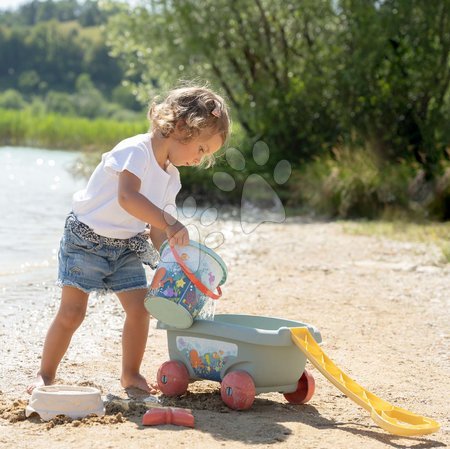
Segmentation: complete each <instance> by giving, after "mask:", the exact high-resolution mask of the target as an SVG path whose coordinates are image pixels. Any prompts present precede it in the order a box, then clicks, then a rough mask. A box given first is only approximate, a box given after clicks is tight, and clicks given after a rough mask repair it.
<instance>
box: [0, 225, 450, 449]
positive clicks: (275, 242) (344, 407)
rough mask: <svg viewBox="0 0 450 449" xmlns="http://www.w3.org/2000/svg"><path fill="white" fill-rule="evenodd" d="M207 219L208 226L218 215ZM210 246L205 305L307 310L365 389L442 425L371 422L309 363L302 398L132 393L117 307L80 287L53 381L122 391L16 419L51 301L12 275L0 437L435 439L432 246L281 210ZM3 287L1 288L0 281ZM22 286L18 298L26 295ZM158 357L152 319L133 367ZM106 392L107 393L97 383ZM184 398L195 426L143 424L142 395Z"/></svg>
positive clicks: (295, 313) (286, 312) (444, 404)
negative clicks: (52, 415)
mask: <svg viewBox="0 0 450 449" xmlns="http://www.w3.org/2000/svg"><path fill="white" fill-rule="evenodd" d="M220 226H221V225H220V223H217V224H216V225H215V228H217V229H220ZM225 228H226V230H227V231H226V233H225V242H224V244H223V245H222V246H221V247H220V248H219V249H218V250H217V252H218V253H219V254H220V255H221V256H222V257H223V258H224V260H225V262H226V263H227V265H228V268H229V277H228V282H227V283H226V284H225V286H224V287H223V292H224V294H223V298H222V299H220V302H219V303H218V307H217V310H216V311H217V312H220V313H246V314H255V315H266V316H275V317H283V318H289V319H294V320H298V321H304V322H308V323H311V324H314V325H315V326H316V327H317V328H318V329H319V330H320V331H321V333H322V337H323V340H324V341H323V344H322V348H323V349H324V350H325V351H326V353H327V354H328V355H329V356H330V357H331V358H332V359H333V360H334V361H335V362H336V363H337V364H338V365H339V366H340V367H341V368H342V369H343V370H344V371H345V372H346V373H347V374H349V375H350V376H351V377H353V378H354V379H355V380H356V381H358V382H359V383H360V384H361V385H363V386H364V387H366V388H368V389H369V390H370V391H372V392H374V393H375V394H377V395H378V396H380V397H382V398H383V399H386V400H388V401H390V402H392V403H393V404H395V405H398V406H401V407H403V408H406V409H408V410H411V411H413V412H415V413H419V414H423V415H426V416H430V417H432V418H434V419H436V420H437V421H439V422H440V423H441V425H442V429H441V430H440V431H439V432H438V433H435V434H432V435H429V436H423V437H415V438H404V437H397V436H393V435H389V434H387V433H386V432H384V431H383V430H381V429H380V428H378V427H377V426H376V425H375V424H374V423H373V422H372V421H371V419H370V417H369V415H368V413H367V412H366V411H364V410H363V409H361V408H360V407H358V406H357V405H356V404H354V403H353V402H351V401H350V400H349V399H348V398H346V397H345V396H344V395H343V394H342V393H341V392H340V391H339V390H337V389H336V388H335V387H334V386H333V385H331V384H330V383H329V382H328V381H327V380H326V379H325V378H324V377H323V376H322V375H321V374H320V373H319V372H318V371H317V370H316V369H314V368H313V367H312V366H311V365H310V364H309V363H308V365H307V369H309V370H310V372H311V373H312V374H313V375H314V377H315V379H316V393H315V395H314V396H313V398H312V399H311V401H310V402H309V403H308V404H306V405H301V406H295V405H291V404H288V403H287V402H286V401H285V399H284V397H283V395H281V394H279V393H265V394H261V395H258V396H257V398H256V400H255V403H254V405H253V407H252V408H251V409H250V410H248V411H245V412H238V411H232V410H229V409H228V408H227V407H226V406H225V405H224V404H223V402H222V401H221V399H220V395H219V385H218V384H217V383H213V382H207V381H201V382H196V383H193V384H190V386H189V392H188V394H187V395H185V396H183V397H181V398H177V399H168V398H164V397H161V396H159V400H160V402H159V403H158V404H155V403H153V402H143V400H144V399H145V398H144V397H142V396H139V395H138V396H133V398H134V399H133V401H131V402H130V401H127V399H129V395H128V394H127V392H125V391H123V389H121V387H120V385H119V376H120V363H121V355H120V352H121V349H120V335H121V327H122V322H123V312H122V310H121V307H120V305H119V303H118V301H117V300H116V299H115V298H114V297H113V296H111V295H106V296H101V297H92V298H91V301H90V305H89V308H88V314H87V318H86V320H85V322H84V323H83V325H82V326H81V328H80V329H79V330H78V332H77V333H76V334H75V336H74V339H73V341H72V345H71V347H70V349H69V351H68V353H67V355H66V356H65V358H64V360H63V363H62V364H61V366H60V370H59V372H58V382H59V383H67V384H76V385H94V386H97V387H98V388H100V389H101V391H102V394H103V395H104V396H105V397H106V396H107V395H115V396H116V397H119V398H121V399H122V401H118V400H115V401H110V402H108V403H107V407H106V408H107V415H106V416H105V417H103V418H86V419H84V420H82V421H74V422H72V421H71V420H64V419H59V420H54V421H50V422H48V423H45V422H42V421H41V420H40V419H39V418H38V417H37V416H32V417H31V418H30V419H26V420H25V419H24V414H23V411H24V407H25V405H26V402H27V400H28V399H29V396H28V395H27V394H26V392H25V388H26V386H27V384H28V382H29V380H30V378H32V376H33V374H34V373H35V371H36V369H37V367H38V365H39V357H40V353H41V347H42V342H43V339H44V336H45V332H46V330H47V328H48V325H49V324H50V321H51V319H52V316H53V314H54V313H55V310H56V308H57V306H58V301H59V291H58V290H57V289H56V288H54V287H53V286H51V285H49V284H45V285H43V284H39V285H38V284H31V285H28V284H26V283H25V284H23V285H19V287H18V291H17V292H15V294H16V295H17V296H18V297H20V296H21V295H22V296H23V297H24V298H23V299H24V300H23V301H6V302H5V308H4V310H3V311H2V314H1V318H0V347H1V348H2V349H1V352H2V364H1V366H0V379H1V383H0V390H1V394H0V417H1V419H0V445H1V447H2V448H17V447H20V448H24V449H25V448H33V449H40V448H45V449H47V448H48V447H59V446H61V447H65V448H81V449H88V448H89V449H90V448H119V447H120V448H122V447H127V448H128V449H133V448H142V447H170V448H173V447H198V448H205V447H211V448H219V447H232V448H242V447H248V446H251V447H271V446H272V445H274V444H276V445H277V447H280V448H298V447H305V448H307V447H311V448H313V447H314V448H348V449H351V448H355V449H356V448H358V449H359V448H361V447H363V446H365V447H368V448H386V447H397V448H398V447H413V448H414V447H417V448H431V447H444V446H446V445H447V444H448V443H449V442H450V438H449V435H448V430H449V418H448V417H449V415H450V413H449V412H450V410H449V406H448V391H450V376H449V373H450V369H449V368H450V363H449V357H448V355H449V350H448V342H449V335H448V331H449V322H450V316H449V286H450V266H449V265H443V264H442V263H441V259H440V254H439V251H438V250H437V249H436V248H434V247H429V246H425V245H420V244H415V243H405V242H396V241H392V240H388V239H380V238H376V237H362V236H352V235H347V234H345V233H344V232H343V230H342V225H340V224H339V223H308V222H304V221H302V220H289V221H288V222H287V223H284V224H263V225H261V226H260V227H259V228H258V229H257V230H256V231H255V232H253V233H251V234H249V235H245V234H243V233H242V231H241V230H240V228H239V226H238V223H237V222H236V223H234V224H229V223H228V224H227V226H226V227H225ZM6 293H8V292H6ZM4 295H5V292H4ZM25 299H26V300H25ZM166 360H167V344H166V335H165V331H161V330H158V329H155V328H154V327H152V328H151V330H150V336H149V341H148V346H147V351H146V355H145V360H144V364H143V373H144V374H145V375H146V376H148V377H149V378H150V379H153V378H154V377H155V375H156V371H157V369H158V367H159V366H160V365H161V363H163V362H164V361H166ZM109 397H110V398H111V396H109ZM165 405H170V406H177V407H183V408H189V409H191V410H192V413H193V415H194V417H195V420H196V426H195V428H194V429H187V428H182V427H176V426H158V427H154V428H153V427H143V426H142V425H141V420H142V415H143V413H144V412H145V410H146V408H147V407H151V406H165Z"/></svg>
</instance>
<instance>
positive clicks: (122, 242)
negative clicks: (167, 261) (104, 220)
mask: <svg viewBox="0 0 450 449" xmlns="http://www.w3.org/2000/svg"><path fill="white" fill-rule="evenodd" d="M65 227H66V228H67V229H70V230H71V231H72V232H73V233H74V234H76V235H77V236H78V237H81V238H82V239H85V240H87V241H89V242H92V243H97V244H101V245H105V246H112V247H114V248H128V249H130V250H131V251H134V252H135V253H136V255H137V256H138V257H139V259H141V261H142V263H143V264H144V265H148V266H150V267H151V268H153V269H155V268H156V267H157V266H158V262H159V253H158V251H157V250H156V248H155V247H154V246H153V245H152V244H151V243H150V242H149V241H148V234H146V233H144V232H142V233H140V234H137V235H135V236H134V237H131V238H129V239H115V238H112V237H104V236H102V235H99V234H96V233H95V232H94V230H93V229H91V228H90V227H89V226H88V225H87V224H84V223H82V222H81V221H80V220H78V218H77V217H76V215H75V214H74V213H73V212H70V213H69V215H68V216H67V218H66V225H65Z"/></svg>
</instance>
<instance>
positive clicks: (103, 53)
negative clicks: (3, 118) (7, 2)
mask: <svg viewBox="0 0 450 449" xmlns="http://www.w3.org/2000/svg"><path fill="white" fill-rule="evenodd" d="M59 3H66V4H69V3H70V4H71V5H72V8H73V9H74V12H73V14H67V15H66V16H64V17H67V18H68V19H69V18H70V19H71V20H72V21H71V22H69V21H64V22H57V20H60V19H59V16H58V14H53V13H52V14H49V16H48V17H47V16H45V14H44V16H45V17H46V18H45V19H44V18H43V17H41V19H39V20H38V18H39V17H40V16H39V14H37V13H36V14H37V15H36V17H35V18H34V19H33V20H31V19H29V20H28V19H26V20H25V19H24V20H25V23H26V24H27V25H26V26H25V25H19V24H17V23H16V24H14V22H15V21H14V20H10V21H9V22H8V24H7V25H4V26H1V27H0V89H6V88H14V89H20V91H21V92H22V93H23V94H27V95H45V94H46V93H47V92H48V91H49V90H57V91H65V92H69V93H73V92H74V90H75V83H76V80H77V78H78V77H79V76H80V75H81V74H84V73H86V74H88V75H89V76H90V78H91V80H92V81H93V83H94V84H95V86H96V87H97V89H99V90H101V91H102V93H103V94H104V95H108V96H109V95H110V92H111V91H112V90H113V89H114V88H115V87H116V86H118V85H120V84H121V82H122V77H123V69H122V67H120V65H119V63H118V61H117V60H115V59H113V58H112V57H111V56H110V55H109V54H108V48H107V47H106V43H105V37H104V33H103V31H102V30H101V29H100V27H98V26H96V27H89V28H85V27H83V23H85V24H87V23H88V22H89V20H87V21H86V22H83V23H82V22H80V18H81V17H82V15H81V13H80V12H79V11H76V8H78V9H79V8H84V6H86V4H88V3H92V4H94V3H95V9H96V10H98V5H97V2H85V3H83V5H78V3H77V2H76V1H70V2H49V1H47V2H37V1H35V2H32V3H30V4H29V5H31V6H32V5H33V4H34V6H35V7H38V9H39V8H41V7H43V5H45V4H48V5H49V7H53V6H54V5H56V4H59ZM27 5H28V4H27ZM27 5H24V7H25V6H27ZM77 5H78V6H77ZM15 14H20V10H19V12H18V13H15ZM102 14H103V13H102ZM5 15H7V13H1V12H0V23H1V19H2V18H3V17H4V16H5ZM14 17H15V16H14ZM102 17H103V20H106V15H104V14H103V16H102ZM74 18H75V19H77V20H78V21H74ZM50 19H52V20H50ZM30 21H31V22H32V26H28V22H30ZM16 22H18V23H21V21H20V20H17V21H16Z"/></svg>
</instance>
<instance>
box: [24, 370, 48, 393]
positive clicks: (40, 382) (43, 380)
mask: <svg viewBox="0 0 450 449" xmlns="http://www.w3.org/2000/svg"><path fill="white" fill-rule="evenodd" d="M52 382H53V379H50V378H49V377H47V376H43V375H42V374H41V373H37V374H36V378H35V379H34V381H33V383H31V384H30V385H28V387H27V393H28V394H31V393H33V390H34V389H35V388H36V387H43V386H44V385H50V384H51V383H52Z"/></svg>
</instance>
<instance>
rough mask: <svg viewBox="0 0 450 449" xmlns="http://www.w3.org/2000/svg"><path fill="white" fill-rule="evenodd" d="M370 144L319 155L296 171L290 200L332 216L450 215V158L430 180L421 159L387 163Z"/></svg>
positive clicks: (439, 217) (418, 216)
mask: <svg viewBox="0 0 450 449" xmlns="http://www.w3.org/2000/svg"><path fill="white" fill-rule="evenodd" d="M378 164H379V162H378V161H377V160H376V159H375V158H374V157H373V155H372V154H371V153H370V152H368V151H367V150H365V151H363V150H358V151H355V150H341V151H339V152H337V151H336V152H335V154H334V156H333V157H332V156H326V157H322V158H318V159H316V160H315V161H314V162H312V163H310V164H307V165H306V166H304V167H303V168H302V169H300V170H299V171H296V172H295V173H294V174H293V178H292V180H291V181H290V182H289V184H290V188H291V192H290V193H291V197H290V200H289V201H288V204H289V205H290V206H294V207H295V206H296V207H298V206H302V207H304V208H305V209H306V210H313V211H315V212H316V213H318V214H319V215H323V216H328V217H332V218H357V217H366V218H370V219H375V218H381V217H390V216H396V215H397V214H398V213H405V212H406V213H407V214H408V215H409V216H411V217H416V218H431V219H439V220H449V219H450V164H449V163H448V162H447V163H445V162H443V163H442V167H441V172H442V173H443V175H441V176H440V177H438V178H437V179H436V180H435V181H428V180H427V179H426V176H425V172H424V170H423V168H420V166H419V164H415V165H411V164H410V163H405V162H403V163H398V164H389V163H388V164H383V165H382V166H379V165H378Z"/></svg>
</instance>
